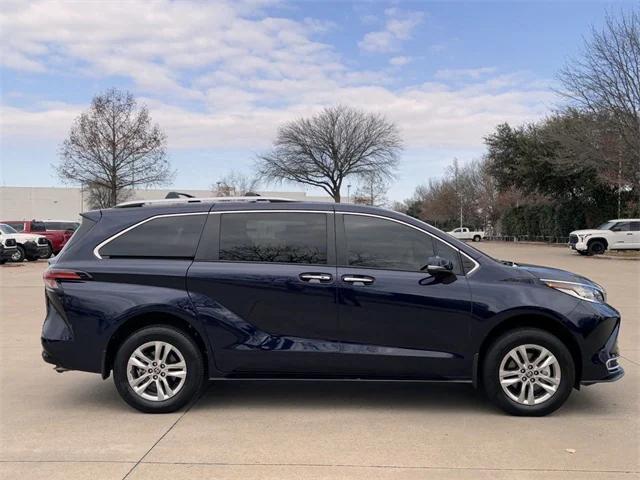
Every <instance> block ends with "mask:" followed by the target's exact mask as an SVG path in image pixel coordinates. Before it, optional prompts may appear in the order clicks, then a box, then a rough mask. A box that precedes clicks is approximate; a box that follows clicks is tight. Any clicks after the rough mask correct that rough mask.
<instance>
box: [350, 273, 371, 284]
mask: <svg viewBox="0 0 640 480" xmlns="http://www.w3.org/2000/svg"><path fill="white" fill-rule="evenodd" d="M342 281H343V282H346V283H351V284H353V285H371V284H372V283H373V282H374V281H375V278H373V277H369V276H367V275H343V276H342Z"/></svg>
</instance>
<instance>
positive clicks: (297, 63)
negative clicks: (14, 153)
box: [0, 0, 551, 155]
mask: <svg viewBox="0 0 640 480" xmlns="http://www.w3.org/2000/svg"><path fill="white" fill-rule="evenodd" d="M253 5H255V2H253V3H252V2H242V3H237V2H216V3H215V4H212V3H200V2H193V3H191V2H174V1H168V0H157V1H154V2H152V3H142V2H126V3H123V2H74V3H70V2H60V3H52V2H44V1H38V2H33V3H23V2H14V3H8V4H7V8H5V9H4V11H3V15H2V16H1V17H0V32H1V33H0V35H2V39H1V40H2V41H1V44H2V48H4V50H3V52H2V61H3V62H4V64H5V67H7V68H11V69H14V70H21V71H28V72H32V74H34V75H37V73H38V72H39V71H54V73H55V72H56V68H59V67H57V66H52V65H54V64H55V65H66V66H68V69H67V70H65V72H64V73H65V75H68V78H71V79H72V80H73V81H77V80H78V78H80V79H83V78H85V77H88V78H91V79H92V78H101V79H102V78H106V79H109V78H112V77H124V78H125V79H129V80H131V81H133V82H134V85H135V87H134V89H133V90H134V93H135V94H136V95H137V96H138V97H139V98H140V100H141V101H143V102H144V103H146V104H147V105H148V106H149V108H150V111H151V114H152V116H153V119H154V121H156V122H158V123H159V124H160V125H161V127H162V128H163V129H164V130H165V131H166V132H167V134H168V138H169V147H170V148H172V149H189V148H212V149H213V148H239V149H245V150H247V151H259V150H261V149H264V148H267V147H268V145H269V143H270V141H271V140H272V139H273V136H274V134H275V132H276V129H277V127H278V125H280V124H281V123H283V122H286V121H289V120H292V119H294V118H298V117H300V116H305V115H310V114H312V113H314V112H317V111H318V110H320V109H321V108H322V107H323V106H326V105H332V104H336V103H339V102H341V103H346V104H350V105H354V106H356V107H360V108H363V109H366V110H370V111H378V112H381V113H384V114H385V115H387V116H388V117H389V118H390V119H391V120H393V121H395V122H397V124H398V125H399V127H400V129H401V132H402V135H403V138H404V139H405V142H406V144H407V147H408V148H435V147H443V146H444V147H447V148H449V147H450V148H478V147H480V146H481V145H482V137H483V135H486V134H487V133H488V132H489V131H490V130H491V129H492V128H493V127H494V126H495V125H496V124H498V123H501V122H504V121H509V122H512V123H520V122H524V121H530V120H534V119H536V118H539V117H540V116H542V115H544V113H545V112H546V111H547V108H548V106H549V104H550V103H551V94H550V93H549V90H548V89H547V88H546V86H545V85H544V84H539V83H537V82H534V81H532V80H531V79H528V78H527V77H526V76H523V75H522V74H518V75H514V74H498V73H497V72H496V71H494V70H491V69H487V68H484V69H468V70H442V71H440V72H439V73H438V74H437V75H436V78H435V80H437V81H438V82H436V83H425V84H421V85H414V86H411V87H408V88H403V89H398V88H394V84H393V78H392V77H391V75H390V74H389V72H387V73H385V72H376V71H363V70H357V69H354V68H353V67H351V66H350V65H347V64H346V63H345V62H343V61H342V59H341V58H340V56H339V55H338V54H337V53H336V52H335V50H334V49H333V48H332V47H331V46H330V45H328V44H326V43H322V42H321V41H319V40H318V35H322V32H323V31H324V30H326V29H327V28H331V26H330V25H327V24H325V23H321V22H316V21H314V20H312V19H305V20H302V21H294V20H289V19H285V18H276V17H273V16H268V15H267V14H266V13H263V12H260V11H258V12H256V10H252V6H253ZM265 5H266V3H265V2H258V6H259V7H260V8H263V7H264V6H265ZM385 18H386V24H385V29H384V30H383V31H380V32H377V33H381V34H383V35H381V39H379V40H378V41H379V42H381V43H379V44H378V45H379V47H380V46H382V47H384V46H385V45H387V46H389V47H393V48H395V46H397V45H398V42H401V41H402V40H405V39H407V38H409V37H410V35H411V32H412V30H413V29H414V28H415V26H416V25H418V23H419V22H420V21H422V16H421V15H419V14H410V13H402V12H399V11H397V10H395V9H391V10H388V11H387V12H386V16H385ZM371 33H376V32H371ZM386 35H388V36H389V39H388V42H387V40H386V39H385V38H386V37H385V36H386ZM320 38H321V37H320ZM365 38H366V37H365ZM363 41H364V40H363ZM385 42H387V43H385ZM374 44H375V42H373V43H371V44H370V45H374ZM363 48H364V47H363ZM367 48H369V47H367ZM52 59H55V62H52ZM409 61H410V58H409V57H405V56H400V55H397V56H395V57H393V58H391V59H390V63H391V64H392V65H395V66H399V65H403V64H406V63H408V62H409ZM460 78H462V79H464V80H465V82H454V85H455V86H452V85H451V84H450V83H447V82H448V81H451V80H456V79H460ZM9 100H10V99H9V98H8V97H7V96H5V97H4V101H5V102H8V101H9ZM44 100H46V99H44ZM88 103H89V99H88V98H87V100H86V103H85V104H83V105H77V104H69V103H58V104H50V103H44V102H41V103H39V104H32V105H31V106H30V107H29V108H26V107H20V108H18V107H16V106H10V105H3V106H2V105H0V128H1V131H2V136H3V143H5V142H11V143H12V145H13V144H18V143H23V144H24V145H29V144H34V143H37V142H38V141H39V140H41V139H44V140H47V141H49V142H53V143H59V142H60V141H62V139H63V138H64V136H65V135H66V134H67V132H68V129H69V127H70V126H71V123H72V121H73V119H74V118H75V117H76V116H77V115H78V114H79V112H80V111H81V110H82V109H84V108H86V106H87V105H88ZM21 104H25V102H21ZM5 144H6V143H5ZM52 155H55V152H53V153H52Z"/></svg>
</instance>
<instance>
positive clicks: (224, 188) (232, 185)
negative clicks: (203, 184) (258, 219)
mask: <svg viewBox="0 0 640 480" xmlns="http://www.w3.org/2000/svg"><path fill="white" fill-rule="evenodd" d="M259 185H260V179H259V178H257V177H252V176H249V175H245V174H243V173H239V172H234V171H232V172H230V173H228V174H227V175H225V176H224V177H222V178H221V179H220V180H217V181H216V182H214V183H213V185H211V191H212V192H213V193H214V194H215V195H216V196H217V197H241V196H243V195H246V194H247V193H255V190H256V189H257V188H258V186H259Z"/></svg>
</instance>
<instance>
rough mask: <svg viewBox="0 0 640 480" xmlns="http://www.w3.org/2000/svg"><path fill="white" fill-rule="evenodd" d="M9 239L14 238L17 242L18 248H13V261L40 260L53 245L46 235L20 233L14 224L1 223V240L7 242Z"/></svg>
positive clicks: (48, 252)
mask: <svg viewBox="0 0 640 480" xmlns="http://www.w3.org/2000/svg"><path fill="white" fill-rule="evenodd" d="M7 239H13V240H15V242H16V249H15V250H12V255H11V261H12V262H22V261H23V260H25V259H27V260H29V261H33V260H38V259H39V258H41V257H46V256H47V255H50V253H51V246H50V245H49V242H48V241H47V238H46V237H43V236H42V235H34V234H33V233H18V232H17V231H16V229H15V228H13V227H12V226H10V225H7V224H6V223H0V241H2V243H3V244H6V240H7Z"/></svg>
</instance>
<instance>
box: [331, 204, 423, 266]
mask: <svg viewBox="0 0 640 480" xmlns="http://www.w3.org/2000/svg"><path fill="white" fill-rule="evenodd" d="M344 230H345V239H346V247H347V252H346V254H347V264H348V265H351V266H357V267H368V268H381V269H387V270H409V271H419V270H420V269H421V268H422V267H423V266H424V265H426V263H427V258H428V257H431V256H433V255H435V252H434V249H433V241H432V237H431V236H429V235H427V234H426V233H422V232H420V231H418V230H416V229H414V228H411V227H408V226H406V225H402V224H400V223H397V222H393V221H391V220H385V219H382V218H375V217H366V216H362V215H344Z"/></svg>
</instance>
